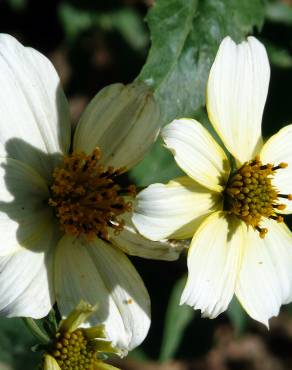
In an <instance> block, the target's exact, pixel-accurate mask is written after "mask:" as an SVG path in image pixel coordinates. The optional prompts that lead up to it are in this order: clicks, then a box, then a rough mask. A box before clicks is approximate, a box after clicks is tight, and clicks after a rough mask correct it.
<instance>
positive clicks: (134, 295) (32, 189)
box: [0, 35, 178, 349]
mask: <svg viewBox="0 0 292 370" xmlns="http://www.w3.org/2000/svg"><path fill="white" fill-rule="evenodd" d="M0 83H1V89H0V100H1V104H0V162H1V166H0V239H1V243H0V256H1V257H0V314H1V315H4V316H9V317H11V316H27V317H33V318H40V317H43V316H45V315H47V313H48V312H49V310H50V309H51V307H52V305H53V304H54V302H57V304H58V308H59V310H60V312H61V314H62V315H63V316H66V315H68V313H69V312H70V311H71V309H72V308H73V307H75V306H76V304H78V302H79V301H80V299H81V298H83V299H85V300H86V301H88V302H90V303H91V304H95V303H96V302H99V310H98V312H96V313H95V314H94V315H92V316H91V317H90V318H89V319H88V321H89V323H90V324H91V325H96V324H97V323H100V322H103V323H104V324H105V325H106V328H107V332H108V333H107V334H108V336H109V338H110V339H111V340H112V341H113V343H114V345H118V346H120V347H121V348H125V349H132V348H133V347H135V346H137V345H138V344H139V343H140V342H141V341H142V340H143V339H144V337H145V335H146V334H147V332H148V328H149V325H150V300H149V296H148V293H147V291H146V289H145V287H144V284H143V281H142V280H141V278H140V276H139V275H138V273H137V272H136V270H135V268H134V267H133V265H132V264H131V262H130V261H129V260H128V258H127V257H126V256H125V254H124V253H123V252H122V251H126V252H127V253H129V254H133V255H138V256H141V257H146V258H154V259H155V258H157V259H175V258H177V256H178V250H177V249H176V247H171V246H170V245H169V244H168V243H166V242H162V243H160V242H159V243H150V244H149V242H148V240H146V239H144V238H143V237H141V236H140V235H139V234H137V233H136V232H135V230H134V228H133V225H132V224H131V222H130V212H129V211H131V201H132V199H133V198H132V197H131V195H133V188H132V187H124V186H122V185H120V182H118V181H119V176H118V175H120V174H122V173H124V172H125V171H126V170H128V169H130V168H132V167H133V166H134V165H135V164H136V163H137V162H138V161H139V160H141V159H142V157H143V156H144V154H145V152H146V151H147V150H148V149H149V147H150V145H152V143H153V142H154V140H155V139H156V136H157V134H158V130H159V111H158V109H157V105H156V104H155V102H154V100H153V97H152V94H151V92H149V91H148V89H147V88H146V87H145V86H144V85H143V84H132V85H128V86H124V85H122V84H114V85H111V86H108V87H106V88H104V89H103V90H101V91H100V92H99V93H98V94H97V95H96V97H94V98H93V100H92V101H91V103H90V104H89V105H88V107H87V108H86V110H85V112H84V113H83V115H82V116H81V119H80V121H79V123H78V125H77V128H76V130H75V132H74V133H73V135H72V133H71V127H70V123H69V113H68V103H67V100H66V98H65V96H64V93H63V91H62V88H61V86H60V80H59V77H58V75H57V73H56V71H55V69H54V68H53V66H52V64H51V63H50V62H49V61H48V60H47V59H46V58H45V57H44V56H43V55H41V54H40V53H38V52H37V51H36V50H34V49H31V48H26V47H23V46H22V45H21V44H20V43H19V42H17V41H16V40H15V39H14V38H13V37H11V36H8V35H1V36H0ZM71 135H72V137H73V141H72V142H71ZM129 197H130V198H129ZM124 212H125V213H124ZM56 216H57V217H56Z"/></svg>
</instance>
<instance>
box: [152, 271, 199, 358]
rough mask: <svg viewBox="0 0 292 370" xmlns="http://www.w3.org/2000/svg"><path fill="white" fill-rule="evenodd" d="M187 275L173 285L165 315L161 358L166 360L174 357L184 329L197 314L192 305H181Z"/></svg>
mask: <svg viewBox="0 0 292 370" xmlns="http://www.w3.org/2000/svg"><path fill="white" fill-rule="evenodd" d="M185 284H186V277H185V276H184V277H183V278H181V279H179V280H178V281H177V282H176V284H175V285H174V287H173V291H172V294H171V296H170V299H169V303H168V307H167V312H166V316H165V326H164V332H163V339H162V345H161V351H160V356H159V359H160V361H166V360H170V359H171V358H173V356H174V355H175V352H176V350H177V349H178V347H179V344H180V342H181V339H182V337H183V334H184V330H185V328H186V327H187V325H188V324H189V323H190V322H191V321H192V319H193V318H194V316H195V314H196V313H195V310H193V309H192V308H191V307H189V306H186V305H183V306H180V305H179V301H180V297H181V294H182V291H183V288H184V286H185Z"/></svg>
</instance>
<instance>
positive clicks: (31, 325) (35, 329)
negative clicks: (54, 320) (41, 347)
mask: <svg viewBox="0 0 292 370" xmlns="http://www.w3.org/2000/svg"><path fill="white" fill-rule="evenodd" d="M22 320H23V322H24V324H25V326H26V327H27V328H28V329H29V330H30V331H31V333H32V334H33V335H34V336H35V337H36V338H37V339H38V340H39V341H40V342H41V343H43V344H48V343H49V342H50V338H49V337H48V336H47V334H45V333H44V332H43V331H42V330H41V328H40V327H39V326H38V324H37V323H36V322H35V321H34V319H32V318H31V317H23V318H22Z"/></svg>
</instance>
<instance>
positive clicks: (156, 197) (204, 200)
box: [133, 176, 222, 240]
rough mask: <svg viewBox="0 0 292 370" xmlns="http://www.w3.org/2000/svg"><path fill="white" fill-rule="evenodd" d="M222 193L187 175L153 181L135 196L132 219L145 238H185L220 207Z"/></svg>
mask: <svg viewBox="0 0 292 370" xmlns="http://www.w3.org/2000/svg"><path fill="white" fill-rule="evenodd" d="M220 200H221V197H220V195H219V194H218V193H213V192H211V191H210V190H208V189H206V188H204V187H203V186H201V185H200V184H198V183H196V182H195V181H193V180H192V179H191V178H189V177H186V176H185V177H180V178H177V179H175V180H173V181H170V182H169V183H168V184H167V185H163V184H153V185H150V186H148V188H146V189H145V190H143V191H141V193H139V194H138V196H137V201H136V206H135V210H134V214H133V223H134V225H135V226H136V228H137V229H138V231H139V232H140V234H142V235H144V236H145V237H146V238H149V239H151V240H161V239H165V238H175V239H187V238H190V237H192V236H193V235H194V233H195V231H196V229H197V227H198V226H199V225H200V224H201V222H202V220H203V219H204V218H205V217H206V216H207V215H208V214H210V213H211V212H214V211H215V210H218V209H220V208H221V207H222V204H221V202H220Z"/></svg>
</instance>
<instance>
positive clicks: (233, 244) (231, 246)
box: [181, 212, 244, 318]
mask: <svg viewBox="0 0 292 370" xmlns="http://www.w3.org/2000/svg"><path fill="white" fill-rule="evenodd" d="M243 242H244V239H243V223H242V222H240V221H239V220H238V219H236V218H235V217H233V216H228V215H227V214H226V213H225V212H216V213H213V214H212V215H211V216H209V217H208V218H207V219H206V220H205V221H204V223H203V224H202V225H201V227H200V228H199V229H198V231H197V232H196V234H195V236H194V238H193V240H192V243H191V247H190V250H189V254H188V270H189V276H188V281H187V284H186V287H185V289H184V291H183V294H182V297H181V304H183V303H186V304H188V305H189V306H192V307H194V308H195V309H200V310H201V311H202V315H203V316H207V317H210V318H214V317H216V316H218V315H219V314H220V313H221V312H223V311H225V310H226V308H227V307H228V304H229V303H230V301H231V299H232V296H233V294H234V290H235V284H236V280H237V277H238V273H239V269H240V263H241V254H242V248H243Z"/></svg>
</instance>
